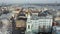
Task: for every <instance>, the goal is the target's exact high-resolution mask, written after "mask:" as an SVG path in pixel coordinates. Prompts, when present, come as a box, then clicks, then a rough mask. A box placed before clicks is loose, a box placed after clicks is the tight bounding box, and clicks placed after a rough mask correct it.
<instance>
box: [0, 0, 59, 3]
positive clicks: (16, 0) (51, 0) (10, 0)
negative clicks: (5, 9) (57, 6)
mask: <svg viewBox="0 0 60 34" xmlns="http://www.w3.org/2000/svg"><path fill="white" fill-rule="evenodd" d="M3 2H4V3H56V2H58V3H60V0H0V3H3Z"/></svg>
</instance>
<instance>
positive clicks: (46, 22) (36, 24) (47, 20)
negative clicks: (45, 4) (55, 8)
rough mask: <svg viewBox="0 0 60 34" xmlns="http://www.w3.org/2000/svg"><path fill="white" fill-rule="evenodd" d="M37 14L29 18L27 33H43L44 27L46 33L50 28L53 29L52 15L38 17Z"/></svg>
mask: <svg viewBox="0 0 60 34" xmlns="http://www.w3.org/2000/svg"><path fill="white" fill-rule="evenodd" d="M36 14H37V13H36ZM36 14H35V15H34V14H33V15H32V16H30V17H29V16H28V17H29V18H27V25H26V26H27V28H26V32H38V31H39V30H40V32H43V28H44V27H45V30H46V32H48V31H50V29H49V28H51V27H52V22H53V17H52V16H51V15H47V16H38V15H36Z"/></svg>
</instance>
